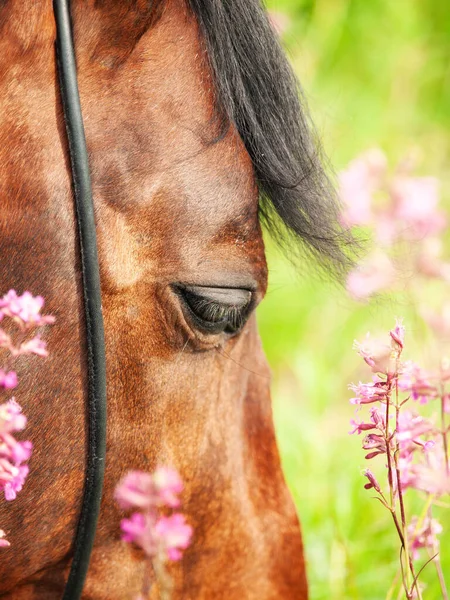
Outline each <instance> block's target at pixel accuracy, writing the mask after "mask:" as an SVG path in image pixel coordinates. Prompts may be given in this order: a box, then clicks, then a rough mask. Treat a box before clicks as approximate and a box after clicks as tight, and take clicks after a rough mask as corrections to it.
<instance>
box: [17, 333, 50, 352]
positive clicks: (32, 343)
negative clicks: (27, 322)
mask: <svg viewBox="0 0 450 600" xmlns="http://www.w3.org/2000/svg"><path fill="white" fill-rule="evenodd" d="M19 354H37V356H43V357H45V356H48V351H47V344H46V343H45V342H44V341H43V340H41V338H40V337H39V336H38V335H37V336H35V337H34V338H32V339H31V340H29V341H28V342H23V343H22V344H20V349H19Z"/></svg>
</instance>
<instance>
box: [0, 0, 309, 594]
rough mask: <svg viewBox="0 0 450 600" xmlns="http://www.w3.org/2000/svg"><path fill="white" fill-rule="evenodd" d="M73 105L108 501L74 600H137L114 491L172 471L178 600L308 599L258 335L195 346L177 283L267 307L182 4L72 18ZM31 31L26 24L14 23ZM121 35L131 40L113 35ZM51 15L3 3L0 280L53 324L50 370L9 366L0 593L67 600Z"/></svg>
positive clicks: (66, 230)
mask: <svg viewBox="0 0 450 600" xmlns="http://www.w3.org/2000/svg"><path fill="white" fill-rule="evenodd" d="M73 5H74V7H73V17H74V28H75V40H76V48H77V60H78V67H79V85H80V95H81V100H82V106H83V113H84V119H85V128H86V135H87V142H88V147H89V152H90V156H91V166H92V175H93V185H94V197H95V209H96V218H97V228H98V238H99V253H100V263H101V277H102V295H103V309H104V318H105V329H106V346H107V374H108V413H109V416H108V447H107V462H106V479H105V489H104V500H103V505H102V513H101V518H100V524H99V528H98V532H97V537H96V545H95V549H94V552H93V556H92V563H91V568H90V572H89V575H88V579H87V582H86V586H85V591H84V594H83V598H85V599H86V600H87V599H92V600H94V599H95V600H116V599H117V600H119V599H121V600H122V599H126V598H131V597H132V596H133V594H134V593H136V592H137V591H138V587H139V582H140V577H141V573H142V568H143V566H142V562H141V560H140V557H139V555H138V554H137V553H136V552H134V551H133V550H132V549H130V548H129V547H128V546H127V545H125V544H123V543H121V542H120V539H119V520H120V518H121V516H122V513H121V511H119V510H118V509H117V507H116V505H115V503H114V501H113V490H114V486H115V484H116V483H117V481H118V480H119V478H120V477H121V475H122V474H123V473H124V472H125V471H126V470H128V469H130V468H142V469H148V470H151V469H153V468H154V467H155V466H156V465H157V464H170V465H173V466H175V467H176V468H177V469H179V471H180V472H181V474H182V477H183V478H184V480H185V482H186V490H185V493H184V501H185V504H184V506H185V510H186V512H187V514H188V518H189V521H190V523H191V524H192V525H193V527H194V532H195V533H194V542H193V545H192V547H191V548H190V549H189V550H188V551H187V552H186V554H185V557H184V559H183V561H182V562H181V563H179V564H177V565H175V566H174V567H173V575H174V577H175V582H176V593H175V594H174V597H175V598H183V599H192V600H194V599H195V600H200V599H205V600H206V599H208V600H209V599H211V598H217V599H222V598H223V599H226V600H242V599H248V600H253V599H254V600H269V599H275V598H283V599H284V600H288V599H294V598H295V599H296V600H306V598H307V591H306V580H305V573H304V563H303V553H302V542H301V536H300V531H299V525H298V521H297V517H296V514H295V510H294V507H293V503H292V500H291V498H290V495H289V493H288V491H287V488H286V484H285V482H284V479H283V475H282V473H281V468H280V461H279V457H278V452H277V448H276V444H275V438H274V431H273V422H272V414H271V406H270V397H269V374H268V368H267V365H266V361H265V358H264V356H263V354H262V350H261V343H260V340H259V338H258V335H257V331H256V323H255V319H254V317H252V318H251V319H250V321H249V322H248V324H247V325H246V327H245V328H244V330H243V331H242V333H241V334H240V335H239V336H237V337H235V338H231V339H227V338H226V336H224V335H216V336H206V335H202V334H200V333H198V332H196V331H195V330H194V329H193V328H192V326H191V325H190V324H189V323H188V322H187V320H186V319H185V317H184V316H183V312H182V310H181V308H180V304H179V300H178V297H177V296H176V294H174V293H173V291H172V288H171V287H170V286H171V284H173V283H177V282H186V283H191V284H197V285H201V284H203V285H208V284H209V285H223V286H224V287H226V286H227V285H243V286H244V287H245V286H247V285H250V284H254V285H256V287H257V290H258V292H257V294H258V298H259V299H261V298H262V297H263V295H264V292H265V289H266V276H267V271H266V264H265V258H264V247H263V242H262V237H261V230H260V227H259V224H258V211H257V208H258V194H257V189H256V185H255V180H254V175H253V169H252V165H251V161H250V159H249V157H248V155H247V153H246V151H245V149H244V147H243V144H242V142H241V140H240V139H239V137H238V135H237V134H236V131H235V130H234V129H233V128H232V127H230V128H229V130H228V133H227V134H226V136H225V137H223V138H222V139H220V140H219V141H217V142H216V143H211V140H213V139H214V137H216V136H217V133H218V132H217V131H216V129H215V127H216V126H215V125H214V122H215V121H214V118H213V117H214V115H213V100H214V98H213V91H212V82H211V77H210V73H209V70H208V67H207V63H206V60H205V56H204V54H203V51H202V47H201V44H200V40H199V32H198V28H197V24H196V22H195V19H194V18H193V16H192V15H191V13H190V12H189V10H188V9H187V7H186V5H185V2H184V0H169V1H168V2H167V3H166V4H165V5H164V8H163V9H161V11H159V13H158V14H157V15H156V18H155V15H154V14H150V13H149V11H148V2H147V1H146V0H128V1H125V0H120V1H119V0H102V1H96V2H94V1H93V0H76V1H75V2H74V3H73ZM25 12H26V18H25V16H24V13H25ZM125 34H126V35H125ZM54 37H55V30H54V20H53V15H52V9H51V2H49V1H46V2H44V1H43V0H38V1H35V0H33V1H31V0H30V1H29V2H25V3H24V2H23V1H22V0H6V1H3V2H0V78H1V82H2V83H1V87H0V107H1V110H0V165H1V166H0V199H1V211H0V236H1V238H0V240H1V242H0V243H1V261H0V273H1V281H2V286H3V292H6V291H7V289H9V288H10V287H14V288H16V289H17V290H18V291H23V290H25V289H30V290H31V291H32V292H33V293H34V294H38V293H39V294H42V295H44V296H45V298H46V300H47V309H48V312H50V313H52V314H55V315H56V317H57V324H56V325H55V326H54V327H53V328H52V330H51V331H48V332H47V333H46V338H47V340H48V344H49V348H50V351H51V357H50V358H49V359H47V361H46V362H45V364H44V365H43V366H42V365H39V364H38V361H37V360H36V361H35V360H34V359H31V360H30V359H27V361H26V362H25V361H24V362H23V364H21V365H19V367H18V371H19V376H20V378H21V383H20V386H19V388H18V391H17V398H18V400H19V401H20V403H21V404H22V405H23V407H24V412H25V413H26V414H27V415H28V417H29V426H28V428H27V432H26V433H27V437H29V438H30V439H32V440H33V443H34V445H35V451H34V454H33V457H32V460H31V464H30V466H31V474H30V476H29V479H28V481H27V483H26V486H25V488H24V490H23V492H22V493H21V494H19V496H18V499H17V500H16V501H15V502H13V503H10V504H6V503H5V502H2V503H1V505H0V510H1V514H0V525H1V527H2V528H4V529H5V530H6V531H7V534H8V539H9V540H10V541H11V543H12V547H11V549H9V550H2V556H1V560H0V582H1V583H0V591H1V592H3V595H2V597H4V598H14V599H17V600H22V599H23V600H31V599H37V598H45V599H48V600H51V599H53V598H54V599H56V598H60V597H61V592H62V589H63V586H64V581H65V577H66V575H67V571H68V566H69V564H70V549H71V544H72V541H73V537H74V533H75V527H76V521H77V514H78V510H79V507H80V502H81V498H82V490H83V481H84V465H85V457H86V397H85V394H86V385H85V383H86V382H85V377H86V355H85V347H84V344H85V342H84V328H83V317H82V315H83V311H82V305H81V298H82V292H81V289H80V266H79V259H78V247H77V242H76V226H75V220H74V206H73V198H72V191H71V185H70V178H71V174H70V170H69V166H68V157H67V142H66V138H65V133H64V128H63V121H62V116H61V106H60V100H59V90H58V86H57V78H56V73H55V56H54V49H53V42H54Z"/></svg>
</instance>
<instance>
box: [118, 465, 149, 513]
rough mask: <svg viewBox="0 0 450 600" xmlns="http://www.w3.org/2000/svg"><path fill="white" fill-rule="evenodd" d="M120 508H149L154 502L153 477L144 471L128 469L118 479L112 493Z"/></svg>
mask: <svg viewBox="0 0 450 600" xmlns="http://www.w3.org/2000/svg"><path fill="white" fill-rule="evenodd" d="M114 497H115V499H116V500H117V502H118V503H119V505H120V506H121V507H122V508H149V507H150V506H153V505H154V504H155V486H154V483H153V477H152V475H150V473H146V472H145V471H129V472H128V473H127V474H126V475H124V477H122V479H121V480H120V481H119V483H118V484H117V487H116V491H115V494H114Z"/></svg>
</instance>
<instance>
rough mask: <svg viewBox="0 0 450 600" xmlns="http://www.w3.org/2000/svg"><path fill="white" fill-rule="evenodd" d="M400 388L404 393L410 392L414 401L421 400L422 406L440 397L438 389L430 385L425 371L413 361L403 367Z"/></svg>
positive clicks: (400, 375)
mask: <svg viewBox="0 0 450 600" xmlns="http://www.w3.org/2000/svg"><path fill="white" fill-rule="evenodd" d="M398 387H399V390H401V391H402V392H409V393H410V394H411V397H412V399H413V400H419V402H420V404H426V403H427V402H428V401H429V400H430V399H432V398H436V397H437V396H438V390H437V388H436V387H435V386H434V385H432V384H431V383H430V381H429V379H428V376H427V374H426V373H425V371H423V370H422V369H421V368H420V367H419V366H418V365H417V364H416V363H414V362H412V361H407V362H405V363H403V364H402V365H401V370H400V374H399V377H398Z"/></svg>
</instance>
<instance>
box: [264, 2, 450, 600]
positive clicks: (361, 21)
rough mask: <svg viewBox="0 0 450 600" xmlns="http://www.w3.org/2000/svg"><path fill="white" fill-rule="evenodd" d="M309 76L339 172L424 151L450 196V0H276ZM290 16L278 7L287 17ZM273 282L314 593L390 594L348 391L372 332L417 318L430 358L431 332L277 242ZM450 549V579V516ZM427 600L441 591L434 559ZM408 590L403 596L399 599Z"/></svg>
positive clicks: (283, 394)
mask: <svg viewBox="0 0 450 600" xmlns="http://www.w3.org/2000/svg"><path fill="white" fill-rule="evenodd" d="M267 4H268V7H269V8H270V9H271V10H272V11H276V12H277V13H280V14H281V16H282V20H284V22H285V25H286V28H285V30H284V32H283V34H282V39H283V42H284V44H285V47H286V49H287V51H288V54H289V56H290V58H291V60H292V62H293V65H294V67H295V70H296V72H297V74H298V75H299V77H300V80H301V82H302V84H303V87H304V89H305V91H306V95H307V98H308V101H309V105H310V109H311V112H312V114H313V118H314V121H315V123H316V125H317V128H318V130H319V133H320V136H321V139H322V143H323V145H324V148H325V151H326V153H327V154H328V156H329V157H330V159H331V164H332V165H333V167H334V169H335V170H336V171H338V170H339V169H341V168H343V167H344V166H345V165H346V164H347V163H348V162H349V160H351V159H352V158H354V157H355V156H356V155H358V154H359V153H360V152H362V151H364V150H366V149H368V148H371V147H374V146H378V147H381V148H382V149H383V150H385V152H386V153H387V155H388V157H389V159H390V162H391V164H392V165H394V164H395V163H396V162H397V161H398V160H399V159H400V158H402V156H404V155H405V153H406V152H408V151H409V150H410V149H411V148H418V149H420V151H421V156H422V161H421V166H420V170H419V172H420V173H421V174H429V175H436V176H438V177H440V179H441V180H442V181H443V197H444V199H445V198H446V199H447V202H446V204H447V207H448V199H449V189H450V185H449V180H450V178H449V172H448V169H447V168H446V167H447V164H448V162H449V158H450V137H449V135H448V130H449V125H450V4H449V2H448V0H435V1H430V0H315V1H314V0H268V2H267ZM276 16H279V15H276ZM268 254H269V271H270V287H269V292H268V294H267V297H266V299H265V301H264V302H263V304H262V305H261V307H260V308H259V309H258V319H259V324H260V331H261V334H262V338H263V343H264V347H265V350H266V353H267V356H268V358H269V361H270V363H271V366H272V370H273V386H272V394H273V401H274V415H275V421H276V427H277V436H278V441H279V446H280V451H281V454H282V461H283V465H284V469H285V473H286V476H287V479H288V482H289V485H290V487H291V490H292V492H293V494H294V498H295V501H296V503H297V507H298V511H299V513H300V516H301V520H302V525H303V531H304V538H305V545H306V553H307V560H308V576H309V581H310V593H311V599H312V600H322V599H330V600H347V599H348V600H350V599H364V600H382V599H384V598H386V594H387V591H388V589H389V587H390V584H391V582H392V580H393V578H394V577H395V574H396V572H397V565H398V541H397V538H396V535H395V532H394V529H393V526H392V525H391V522H390V520H389V515H388V514H387V512H385V510H384V509H383V507H382V506H381V505H380V504H379V503H378V502H377V501H376V500H373V499H372V496H373V494H371V493H370V492H368V491H366V490H364V489H363V485H364V481H363V477H362V475H361V473H362V470H363V469H364V468H365V467H366V466H367V465H366V464H365V461H364V458H363V451H362V450H361V438H358V437H357V436H349V435H348V433H347V432H348V430H349V424H348V421H349V419H350V418H352V417H353V416H354V410H353V407H351V406H350V405H349V403H348V398H349V391H348V389H347V385H348V383H349V382H351V381H358V380H359V379H362V380H363V381H364V380H367V379H368V376H367V371H366V370H365V369H364V368H363V367H362V366H361V361H360V359H358V357H357V356H356V355H355V353H354V352H353V351H352V342H353V340H354V339H355V338H357V339H361V338H362V337H363V336H364V335H365V333H366V332H367V331H369V330H370V331H371V332H373V333H378V332H386V333H387V332H388V330H389V329H390V328H391V327H392V326H393V324H394V319H395V317H396V316H404V317H405V324H406V326H407V335H408V344H409V345H408V348H407V350H406V354H407V355H409V357H410V358H414V359H415V360H417V361H418V362H420V361H421V360H422V359H423V357H424V354H426V346H425V345H424V344H425V342H424V337H423V336H424V330H423V326H422V324H421V323H420V322H419V320H418V319H417V317H416V316H415V314H414V310H413V308H412V307H411V306H410V305H409V304H408V302H407V301H405V299H404V298H397V297H395V296H390V297H384V298H383V299H378V300H376V301H373V302H371V303H369V304H366V305H361V304H357V303H356V302H353V301H352V300H350V299H349V298H348V296H347V294H346V292H345V291H344V290H342V289H339V288H337V287H336V286H333V285H331V284H330V283H327V282H326V281H322V280H320V279H318V278H316V277H314V276H311V269H309V274H308V269H307V268H305V269H303V268H300V269H298V268H297V270H294V269H293V268H292V267H291V266H290V265H289V264H288V263H287V261H286V260H285V259H284V258H283V257H282V256H280V254H279V253H278V252H277V251H276V250H275V249H274V247H273V245H272V244H271V242H270V241H269V240H268ZM438 516H440V517H441V519H442V521H443V522H444V523H445V526H446V529H447V533H446V534H444V535H443V536H441V557H442V561H443V568H444V573H446V576H447V584H448V585H450V510H449V509H447V510H444V509H443V510H442V512H441V515H438ZM424 581H426V582H427V583H428V587H427V589H426V591H425V593H424V598H426V599H427V600H432V599H434V598H440V597H441V596H440V594H439V588H438V586H437V585H436V583H435V581H436V577H435V572H434V568H433V566H432V565H430V566H428V567H427V568H426V569H425V576H424ZM395 597H396V596H394V599H395Z"/></svg>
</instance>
